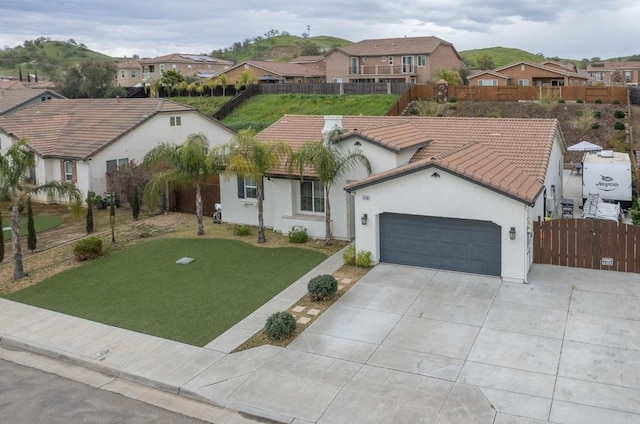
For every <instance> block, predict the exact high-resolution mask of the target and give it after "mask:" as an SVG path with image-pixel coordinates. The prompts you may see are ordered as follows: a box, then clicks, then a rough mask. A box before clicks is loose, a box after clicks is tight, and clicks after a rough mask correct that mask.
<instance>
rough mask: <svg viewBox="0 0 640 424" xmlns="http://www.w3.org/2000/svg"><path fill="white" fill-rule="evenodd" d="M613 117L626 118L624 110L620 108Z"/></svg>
mask: <svg viewBox="0 0 640 424" xmlns="http://www.w3.org/2000/svg"><path fill="white" fill-rule="evenodd" d="M613 117H614V118H616V119H622V118H624V112H623V111H621V110H620V109H618V110H616V111H615V112H613Z"/></svg>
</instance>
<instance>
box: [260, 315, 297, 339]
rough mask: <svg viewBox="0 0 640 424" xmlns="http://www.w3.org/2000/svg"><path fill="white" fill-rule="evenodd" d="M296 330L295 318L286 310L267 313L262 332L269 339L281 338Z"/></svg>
mask: <svg viewBox="0 0 640 424" xmlns="http://www.w3.org/2000/svg"><path fill="white" fill-rule="evenodd" d="M295 331H296V319H295V318H294V317H293V315H291V313H289V312H286V311H280V312H275V313H273V314H271V315H269V318H267V322H266V324H265V325H264V332H265V334H266V335H267V337H269V338H270V339H271V340H282V339H284V338H286V337H288V336H290V335H292V334H293V333H294V332H295Z"/></svg>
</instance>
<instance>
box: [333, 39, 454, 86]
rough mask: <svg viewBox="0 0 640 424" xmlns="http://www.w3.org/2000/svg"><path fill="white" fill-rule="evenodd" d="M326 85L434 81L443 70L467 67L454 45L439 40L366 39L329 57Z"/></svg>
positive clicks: (336, 50) (334, 52)
mask: <svg viewBox="0 0 640 424" xmlns="http://www.w3.org/2000/svg"><path fill="white" fill-rule="evenodd" d="M326 67H327V82H335V83H342V82H404V83H417V84H424V83H428V82H431V81H433V79H434V75H435V74H437V73H438V72H440V70H441V69H447V70H459V69H462V68H464V63H463V62H462V58H461V57H460V55H459V54H458V52H457V51H456V49H455V47H453V44H451V43H449V42H447V41H444V40H441V39H439V38H437V37H404V38H382V39H373V40H364V41H359V42H357V43H354V44H351V45H350V46H346V47H338V48H336V49H334V50H332V51H330V52H329V53H327V55H326Z"/></svg>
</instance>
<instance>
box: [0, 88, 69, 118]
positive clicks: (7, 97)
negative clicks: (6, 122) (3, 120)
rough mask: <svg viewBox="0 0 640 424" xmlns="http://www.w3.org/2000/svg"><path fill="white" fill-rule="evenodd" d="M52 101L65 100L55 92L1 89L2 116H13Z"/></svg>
mask: <svg viewBox="0 0 640 424" xmlns="http://www.w3.org/2000/svg"><path fill="white" fill-rule="evenodd" d="M52 99H64V96H62V95H61V94H58V93H56V92H55V91H51V90H46V89H32V88H26V87H24V85H23V86H22V88H16V87H15V86H14V88H13V89H7V90H5V89H0V115H11V114H12V113H15V112H17V111H19V110H21V109H24V108H26V107H29V106H33V105H36V104H38V103H42V102H44V101H47V100H52Z"/></svg>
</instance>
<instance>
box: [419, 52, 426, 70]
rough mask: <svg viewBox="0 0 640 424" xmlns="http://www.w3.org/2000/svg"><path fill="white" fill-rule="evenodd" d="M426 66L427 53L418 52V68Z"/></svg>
mask: <svg viewBox="0 0 640 424" xmlns="http://www.w3.org/2000/svg"><path fill="white" fill-rule="evenodd" d="M425 66H427V55H426V54H420V55H418V68H424V67H425Z"/></svg>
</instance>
